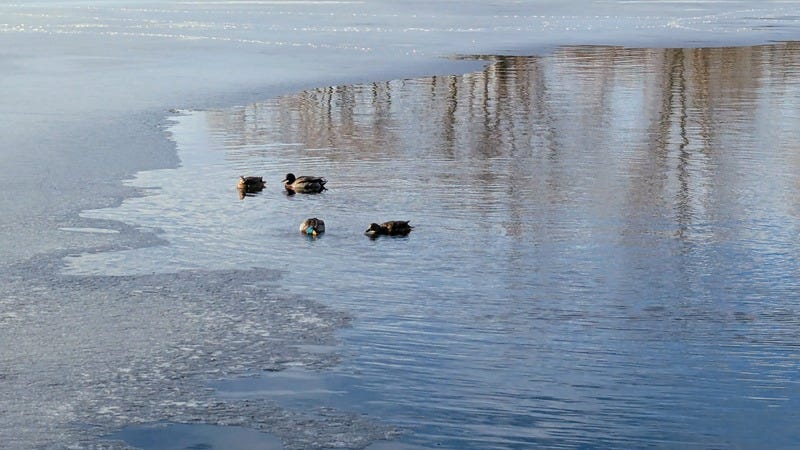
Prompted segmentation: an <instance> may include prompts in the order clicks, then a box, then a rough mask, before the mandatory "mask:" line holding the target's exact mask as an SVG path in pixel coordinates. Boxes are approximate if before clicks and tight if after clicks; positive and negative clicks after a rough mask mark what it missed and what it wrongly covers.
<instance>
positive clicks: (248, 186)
mask: <svg viewBox="0 0 800 450" xmlns="http://www.w3.org/2000/svg"><path fill="white" fill-rule="evenodd" d="M264 186H266V183H264V179H263V178H262V177H244V176H241V177H239V183H238V184H237V185H236V187H237V188H238V189H239V190H240V191H244V192H259V191H260V190H262V189H264Z"/></svg>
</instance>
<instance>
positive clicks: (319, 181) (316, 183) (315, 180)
mask: <svg viewBox="0 0 800 450" xmlns="http://www.w3.org/2000/svg"><path fill="white" fill-rule="evenodd" d="M283 182H284V183H286V184H284V187H286V190H287V191H288V192H290V193H294V192H301V193H306V194H308V193H317V192H322V191H324V190H325V189H327V188H326V187H325V183H327V182H328V181H327V180H325V178H320V177H311V176H307V175H305V176H301V177H295V176H294V174H293V173H287V174H286V178H284V179H283Z"/></svg>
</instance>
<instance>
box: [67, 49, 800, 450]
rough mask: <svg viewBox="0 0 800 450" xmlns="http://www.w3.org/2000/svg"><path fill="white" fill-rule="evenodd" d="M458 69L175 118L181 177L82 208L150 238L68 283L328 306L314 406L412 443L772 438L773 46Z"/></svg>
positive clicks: (791, 119) (791, 416)
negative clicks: (324, 404) (335, 363)
mask: <svg viewBox="0 0 800 450" xmlns="http://www.w3.org/2000/svg"><path fill="white" fill-rule="evenodd" d="M485 59H486V60H487V62H488V63H489V64H488V65H487V67H486V69H485V70H484V71H482V72H477V73H471V74H467V75H464V76H437V77H430V78H422V79H408V80H394V81H388V82H380V83H373V84H365V85H356V86H337V87H328V88H320V89H316V90H309V91H304V92H301V93H298V94H296V95H291V96H285V97H281V98H279V99H276V100H272V101H267V102H263V103H259V104H254V105H248V106H245V107H240V108H232V109H228V110H219V111H208V112H191V113H188V114H187V115H184V116H179V117H176V119H175V120H176V123H175V124H174V126H172V127H171V129H170V131H171V133H172V136H173V138H174V139H175V141H176V143H177V145H178V149H179V156H180V157H181V159H182V166H181V167H180V168H178V169H177V170H161V171H152V172H143V173H140V174H139V176H138V177H137V178H136V179H135V180H133V181H132V184H133V185H135V186H140V187H146V186H149V187H154V188H156V189H153V190H152V195H149V196H146V197H143V198H137V199H130V200H128V201H126V203H125V204H123V205H122V206H121V207H120V208H117V209H113V210H98V211H91V212H87V213H86V214H85V215H86V216H89V217H98V218H108V219H117V220H119V219H121V220H123V221H126V222H130V223H133V224H136V225H139V226H142V227H145V228H152V229H158V230H160V232H161V233H162V235H163V237H164V238H165V239H167V240H168V241H169V242H170V245H169V246H162V247H153V248H147V249H135V250H130V251H125V252H118V253H99V254H89V255H82V256H79V257H74V258H70V259H68V263H69V266H68V271H69V272H72V273H103V274H107V273H109V272H111V273H149V272H151V271H156V272H160V271H178V270H183V269H189V268H203V269H228V268H241V269H247V268H248V267H252V266H258V267H267V268H283V269H285V270H286V273H285V275H284V276H283V279H282V282H281V284H282V286H284V288H285V289H286V290H287V291H288V292H289V293H290V294H292V295H297V296H302V297H310V298H315V299H319V300H321V301H323V302H326V303H329V304H331V305H334V306H336V307H340V308H343V309H346V310H348V311H352V312H353V313H354V315H355V317H356V322H355V324H354V326H353V328H352V329H349V330H347V331H346V332H344V333H343V337H344V348H345V352H346V354H347V358H345V361H344V362H343V364H342V365H341V366H340V367H339V368H338V369H337V370H338V371H339V373H340V374H346V375H347V376H348V377H349V378H348V379H351V380H355V381H353V383H354V384H355V386H356V387H355V388H354V389H357V390H358V391H359V392H363V391H366V392H370V393H371V396H364V397H363V398H371V399H372V400H369V401H363V398H361V397H359V398H356V397H353V398H352V399H350V400H349V401H348V400H347V398H345V399H344V400H337V402H339V403H337V405H338V406H340V407H342V406H343V407H348V406H349V407H352V408H355V409H359V410H360V411H362V412H366V413H368V414H370V415H374V416H375V417H376V418H378V419H380V420H384V421H386V422H389V423H393V424H398V425H401V426H403V427H407V428H408V429H410V430H411V431H412V434H411V435H409V436H407V437H406V438H404V439H406V440H407V441H408V442H410V443H414V444H419V445H428V446H432V445H434V444H443V445H445V446H446V447H448V448H481V449H486V448H518V447H525V446H530V445H539V446H547V447H557V446H562V445H563V446H569V447H572V446H576V445H583V444H586V445H598V446H606V445H607V446H614V447H617V446H622V447H640V446H646V445H655V446H667V447H674V446H689V447H728V446H742V447H755V446H761V445H767V446H771V447H791V446H797V445H798V443H800V435H799V434H798V431H796V426H795V425H796V423H797V420H798V416H797V411H798V410H800V409H798V406H800V405H798V399H800V395H798V394H800V392H798V375H797V373H798V370H797V369H798V359H797V352H798V344H797V333H796V330H797V329H798V326H799V325H800V318H799V317H798V307H800V304H798V294H797V293H798V288H799V287H800V286H798V273H800V272H799V271H798V269H800V266H799V265H798V261H800V258H798V256H800V254H799V253H800V238H799V237H798V236H800V235H799V234H798V228H799V225H800V221H799V220H798V202H797V200H796V199H798V198H800V196H799V195H798V194H799V193H798V189H799V188H800V185H799V184H798V179H797V175H796V174H797V173H798V170H799V169H800V153H799V152H798V151H800V144H799V143H800V127H798V126H797V125H798V123H800V120H799V119H800V113H798V111H800V46H798V45H797V44H776V45H772V46H760V47H746V48H716V49H623V48H614V47H565V48H561V49H559V50H557V51H556V52H555V53H554V54H553V55H551V56H547V57H492V56H486V57H485ZM287 172H294V173H296V174H311V175H323V176H326V177H327V178H328V179H329V180H330V181H329V184H328V187H329V188H330V190H329V191H327V192H325V193H323V194H321V195H314V196H301V195H297V196H293V197H287V196H286V195H285V194H284V193H283V192H282V189H281V187H280V183H279V180H281V179H282V178H283V176H284V175H285V173H287ZM239 175H260V176H263V177H264V178H265V180H267V182H268V184H267V188H266V189H265V190H264V191H263V192H262V193H259V194H258V195H255V196H253V197H247V198H245V199H243V200H240V199H239V198H238V196H237V194H236V190H235V185H236V179H237V178H238V176H239ZM312 216H318V217H322V218H324V219H325V221H326V224H327V226H328V232H327V233H326V234H325V235H324V236H322V238H320V239H316V240H313V241H312V240H308V239H305V238H303V237H302V236H299V235H298V233H297V230H296V228H297V224H298V223H299V222H300V221H302V220H303V219H305V218H306V217H312ZM390 219H403V220H411V222H412V224H414V225H415V226H416V228H415V230H414V231H413V232H412V234H411V235H410V236H409V237H408V238H403V239H379V240H376V241H371V240H369V239H367V238H365V237H364V236H363V234H362V233H363V231H364V229H366V226H367V225H368V224H369V223H370V222H374V221H382V220H390ZM164 261H170V263H169V264H168V265H165V264H164ZM254 395H255V394H254Z"/></svg>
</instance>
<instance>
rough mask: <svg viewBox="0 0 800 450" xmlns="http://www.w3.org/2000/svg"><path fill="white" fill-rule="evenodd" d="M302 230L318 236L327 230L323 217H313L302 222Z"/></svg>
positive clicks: (304, 232)
mask: <svg viewBox="0 0 800 450" xmlns="http://www.w3.org/2000/svg"><path fill="white" fill-rule="evenodd" d="M300 232H301V233H303V234H307V235H309V236H316V235H318V234H321V233H324V232H325V222H323V221H322V219H317V218H316V217H312V218H310V219H306V220H304V221H303V223H301V224H300Z"/></svg>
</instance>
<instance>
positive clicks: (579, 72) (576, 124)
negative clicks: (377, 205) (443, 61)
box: [209, 44, 800, 244]
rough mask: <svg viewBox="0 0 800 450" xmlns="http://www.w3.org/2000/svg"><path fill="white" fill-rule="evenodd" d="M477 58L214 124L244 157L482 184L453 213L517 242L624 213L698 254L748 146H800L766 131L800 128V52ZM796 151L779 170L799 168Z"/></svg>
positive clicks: (618, 51) (735, 207) (742, 170)
mask: <svg viewBox="0 0 800 450" xmlns="http://www.w3.org/2000/svg"><path fill="white" fill-rule="evenodd" d="M473 58H479V59H483V60H486V61H487V66H486V68H485V70H483V71H480V72H475V73H470V74H466V75H463V76H434V77H429V78H419V79H410V80H395V81H386V82H377V83H371V84H365V85H354V86H336V87H327V88H320V89H315V90H308V91H304V92H301V93H299V94H296V95H290V96H285V97H281V98H279V99H277V100H274V101H270V102H265V103H262V104H256V105H251V106H247V107H244V108H239V109H237V110H234V111H232V112H228V113H223V112H219V113H217V114H214V115H211V116H210V117H211V118H212V119H211V120H212V123H210V124H209V126H210V128H211V129H212V130H216V131H215V133H218V134H219V135H221V136H224V139H225V146H226V148H227V149H228V157H229V158H230V159H231V160H232V161H234V162H237V161H238V162H242V163H244V162H245V161H251V160H253V159H259V158H260V159H263V160H265V161H281V160H287V159H290V158H296V157H298V155H299V156H300V157H302V156H303V155H304V154H309V155H311V154H313V157H314V158H321V160H325V161H329V162H330V163H333V162H336V163H337V164H345V165H353V166H356V165H360V166H359V167H358V170H361V169H362V167H361V166H363V165H368V168H369V170H372V171H378V172H379V175H380V176H383V177H385V178H386V179H390V180H400V179H404V178H407V177H417V178H418V180H417V181H418V182H419V183H422V184H424V183H428V182H430V180H433V179H436V180H440V181H442V182H444V183H448V184H452V185H457V186H470V187H471V188H470V189H469V190H465V191H464V192H463V195H462V196H461V197H460V198H459V199H457V200H454V199H450V198H449V197H448V198H446V199H444V200H447V201H444V200H443V201H442V203H441V204H442V207H444V208H447V207H452V208H454V209H455V208H456V205H457V207H458V208H463V209H465V210H468V211H470V212H471V213H472V214H477V215H478V217H482V218H483V219H485V220H486V223H487V226H490V225H489V224H490V223H492V222H494V221H496V220H497V214H502V215H503V216H504V217H503V218H502V219H501V222H502V224H503V229H504V232H505V233H506V234H508V235H511V236H516V237H520V236H522V235H524V234H526V233H529V234H530V233H531V231H532V229H533V230H534V231H537V233H535V234H534V235H535V236H541V235H542V234H541V233H545V232H546V233H548V234H547V235H546V236H545V238H546V239H550V240H559V239H569V238H571V237H572V236H575V235H576V234H577V233H579V232H580V230H581V229H582V228H585V224H586V223H588V222H593V223H597V221H608V222H609V223H612V222H615V221H619V220H620V219H621V223H620V225H619V227H620V229H618V230H617V229H613V227H612V229H609V233H611V234H618V235H620V236H623V238H624V237H625V236H629V235H641V227H642V226H643V223H644V222H649V223H650V225H648V226H651V227H652V226H654V225H653V221H652V220H651V218H652V217H653V216H656V217H661V218H663V220H664V221H665V223H663V224H661V225H660V226H663V227H664V228H665V230H653V232H654V233H662V232H664V234H666V235H669V236H674V237H677V238H678V239H679V240H681V241H684V242H686V243H689V244H690V243H692V242H701V241H704V240H709V239H714V238H715V236H714V235H713V234H710V233H715V232H716V233H718V232H720V231H719V230H711V229H710V228H708V227H704V226H702V225H703V224H705V223H708V222H710V221H714V220H718V219H719V218H720V217H721V216H726V215H736V214H740V213H743V211H742V210H741V209H742V208H744V207H745V206H743V204H742V197H743V196H745V197H746V196H747V195H748V194H747V193H748V190H752V189H753V185H751V184H748V183H753V182H754V180H753V177H752V176H749V171H752V168H749V167H748V165H749V164H752V160H749V159H748V158H749V157H751V155H752V153H748V152H750V151H751V150H752V149H753V148H757V147H759V146H760V145H762V142H773V143H774V144H775V145H777V146H784V147H785V146H786V145H789V144H787V142H791V141H792V139H795V142H796V140H797V132H796V131H795V132H794V134H792V135H789V136H786V135H783V136H778V137H774V136H773V137H770V136H765V133H764V130H765V129H769V126H765V124H764V121H769V120H776V121H781V120H782V121H783V124H782V126H781V127H780V128H781V129H782V130H786V129H789V128H790V127H787V126H786V125H785V121H786V120H794V121H795V122H797V121H798V117H797V113H796V111H797V106H798V103H800V100H798V98H797V97H798V95H797V91H798V89H797V84H798V81H797V80H798V78H800V75H798V73H799V72H800V70H799V69H798V66H800V63H798V61H799V60H800V49H798V44H776V45H770V46H761V47H747V48H715V49H625V48H616V47H565V48H561V49H559V50H557V51H556V52H555V53H554V54H553V55H551V56H548V57H510V56H474V57H473ZM787 80H791V81H787ZM792 83H794V86H795V87H794V90H793V91H787V89H790V88H789V87H787V86H790V85H791V84H792ZM775 89H777V90H775ZM792 107H794V108H795V109H794V110H792ZM776 111H778V112H776ZM787 111H788V113H787ZM792 114H794V116H793V118H792ZM787 115H788V117H786V116H787ZM780 116H783V117H780ZM797 128H800V127H797ZM792 129H796V128H792ZM784 133H785V132H784ZM776 139H777V140H776ZM794 146H795V147H794V148H795V149H796V148H797V146H796V143H795V144H794ZM797 153H798V152H793V153H790V154H788V156H787V154H786V153H782V154H781V156H779V157H778V156H776V157H775V158H776V159H775V160H774V161H772V160H770V161H767V162H768V163H769V165H770V167H780V166H781V165H783V166H785V165H786V164H789V165H791V166H793V167H795V168H797V166H798V163H799V162H800V161H798V160H800V156H798V154H797ZM365 167H366V166H365ZM795 184H796V183H795ZM433 187H434V188H435V185H433ZM797 188H798V187H797V186H796V185H795V186H794V187H793V189H794V190H795V191H796V190H797ZM428 194H430V192H428ZM441 195H445V194H444V193H442V194H441ZM448 202H451V203H448ZM637 230H638V231H637ZM534 239H538V237H535V238H534Z"/></svg>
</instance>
